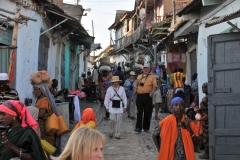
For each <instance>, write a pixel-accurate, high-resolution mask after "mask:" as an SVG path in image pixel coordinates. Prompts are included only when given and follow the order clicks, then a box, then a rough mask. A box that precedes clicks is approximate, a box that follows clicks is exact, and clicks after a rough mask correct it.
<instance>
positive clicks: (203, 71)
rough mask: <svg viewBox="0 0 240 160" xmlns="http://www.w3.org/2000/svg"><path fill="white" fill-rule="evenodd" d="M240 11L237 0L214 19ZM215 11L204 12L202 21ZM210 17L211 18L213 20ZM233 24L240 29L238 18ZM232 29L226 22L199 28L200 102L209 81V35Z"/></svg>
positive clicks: (198, 70)
mask: <svg viewBox="0 0 240 160" xmlns="http://www.w3.org/2000/svg"><path fill="white" fill-rule="evenodd" d="M239 9H240V1H239V0H236V1H234V2H232V3H231V4H229V5H227V6H226V7H224V8H222V9H221V10H220V11H218V12H217V13H216V14H214V15H213V16H212V17H216V16H222V15H226V14H230V13H232V12H235V11H237V10H239ZM212 11H214V10H213V7H211V8H208V9H207V10H202V13H201V17H200V19H202V18H203V17H204V16H205V15H207V14H209V13H210V12H212ZM212 17H209V18H212ZM231 22H232V23H233V24H236V23H237V26H238V27H239V28H240V18H236V19H233V20H231ZM228 28H230V26H229V25H228V24H227V23H226V22H224V23H220V24H218V25H215V26H212V27H209V28H205V25H204V24H201V25H200V26H199V33H198V49H197V60H198V62H197V72H198V88H199V100H201V99H202V98H203V96H204V94H203V93H202V89H201V88H202V84H203V83H205V82H207V81H208V74H207V73H208V70H207V69H208V64H207V58H208V56H207V55H208V46H207V44H208V42H207V37H208V36H209V35H214V34H220V33H221V32H223V31H224V30H226V29H228Z"/></svg>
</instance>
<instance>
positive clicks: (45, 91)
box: [32, 83, 59, 116]
mask: <svg viewBox="0 0 240 160" xmlns="http://www.w3.org/2000/svg"><path fill="white" fill-rule="evenodd" d="M34 87H37V88H39V89H40V90H41V91H42V93H43V95H44V96H46V97H47V99H48V100H49V102H50V105H51V108H52V110H53V112H54V113H55V114H56V115H57V116H58V115H59V112H58V109H57V105H56V103H55V100H54V98H53V95H52V94H51V92H50V90H49V88H48V86H47V85H46V84H45V83H40V84H35V85H34ZM37 100H38V97H36V96H35V94H34V96H33V104H32V105H33V106H35V105H36V103H37Z"/></svg>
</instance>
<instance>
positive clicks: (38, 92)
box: [32, 83, 59, 145]
mask: <svg viewBox="0 0 240 160" xmlns="http://www.w3.org/2000/svg"><path fill="white" fill-rule="evenodd" d="M33 88H34V94H35V97H34V99H33V104H32V105H33V106H36V107H37V108H38V109H39V115H38V124H39V127H40V131H41V138H42V139H45V140H46V141H48V142H49V143H50V144H52V145H54V142H55V135H48V134H47V133H46V126H45V121H46V119H47V118H48V117H49V116H51V115H52V114H53V113H55V114H56V115H57V116H58V115H59V114H58V111H57V107H56V104H55V101H54V99H53V96H52V94H51V92H50V91H49V88H48V86H47V85H46V84H45V83H41V84H36V85H34V87H33Z"/></svg>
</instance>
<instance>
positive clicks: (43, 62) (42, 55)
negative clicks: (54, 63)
mask: <svg viewBox="0 0 240 160" xmlns="http://www.w3.org/2000/svg"><path fill="white" fill-rule="evenodd" d="M48 49H49V38H48V37H47V36H45V35H41V37H40V40H39V48H38V70H39V71H40V70H47V63H48Z"/></svg>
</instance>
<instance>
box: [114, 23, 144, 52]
mask: <svg viewBox="0 0 240 160" xmlns="http://www.w3.org/2000/svg"><path fill="white" fill-rule="evenodd" d="M145 31H146V23H145V20H143V22H142V24H141V25H140V26H139V27H138V28H137V29H136V30H135V31H132V30H131V31H129V32H128V33H127V34H126V35H125V36H123V37H122V38H120V39H118V40H115V43H116V44H117V46H116V50H118V49H124V48H125V47H127V46H128V45H129V44H131V43H132V44H134V43H136V42H137V41H138V40H139V39H140V38H141V37H142V35H143V34H144V32H145Z"/></svg>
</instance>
